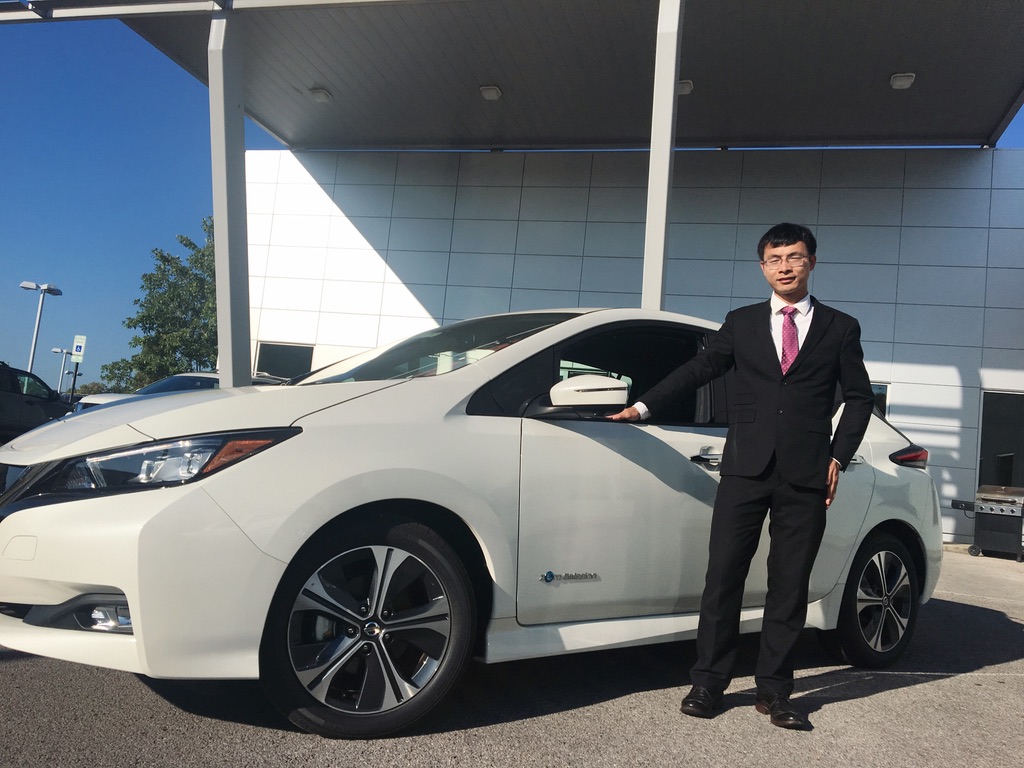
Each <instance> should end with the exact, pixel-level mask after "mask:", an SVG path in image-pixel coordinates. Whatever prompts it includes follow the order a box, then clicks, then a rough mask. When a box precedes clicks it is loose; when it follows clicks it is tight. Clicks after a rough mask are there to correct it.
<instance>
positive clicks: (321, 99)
mask: <svg viewBox="0 0 1024 768" xmlns="http://www.w3.org/2000/svg"><path fill="white" fill-rule="evenodd" d="M309 95H310V96H311V97H312V98H313V101H315V102H318V103H320V104H326V103H327V102H328V101H330V100H331V99H333V98H334V97H333V96H332V95H331V92H330V91H328V90H327V89H326V88H310V89H309Z"/></svg>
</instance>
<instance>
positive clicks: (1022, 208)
mask: <svg viewBox="0 0 1024 768" xmlns="http://www.w3.org/2000/svg"><path fill="white" fill-rule="evenodd" d="M986 224H988V222H986ZM991 224H992V226H993V227H1024V189H993V190H992V221H991Z"/></svg>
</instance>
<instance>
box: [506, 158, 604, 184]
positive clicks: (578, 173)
mask: <svg viewBox="0 0 1024 768" xmlns="http://www.w3.org/2000/svg"><path fill="white" fill-rule="evenodd" d="M593 162H594V160H593V155H592V154H591V153H590V152H565V153H562V152H538V153H535V154H528V155H527V156H526V164H525V167H524V169H523V186H526V187H584V188H587V187H589V186H590V169H591V166H592V165H593Z"/></svg>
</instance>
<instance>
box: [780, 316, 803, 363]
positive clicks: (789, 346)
mask: <svg viewBox="0 0 1024 768" xmlns="http://www.w3.org/2000/svg"><path fill="white" fill-rule="evenodd" d="M795 312H796V307H783V308H782V361H781V362H782V372H783V373H786V372H787V371H788V370H789V366H791V365H792V364H793V360H794V359H795V358H796V353H797V352H799V351H800V337H799V336H798V335H797V332H796V321H795V320H794V319H793V314H794V313H795Z"/></svg>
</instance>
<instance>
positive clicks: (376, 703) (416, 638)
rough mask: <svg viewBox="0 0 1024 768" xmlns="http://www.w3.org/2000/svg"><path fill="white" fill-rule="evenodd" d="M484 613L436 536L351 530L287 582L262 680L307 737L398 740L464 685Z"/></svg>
mask: <svg viewBox="0 0 1024 768" xmlns="http://www.w3.org/2000/svg"><path fill="white" fill-rule="evenodd" d="M475 613H476V611H475V604H474V600H473V591H472V586H471V584H470V580H469V577H468V576H467V575H466V569H465V568H464V567H463V565H462V562H461V561H460V560H459V558H458V556H457V555H456V554H455V552H454V551H453V550H452V548H451V547H450V546H449V545H448V544H447V543H446V542H445V541H444V540H443V539H442V538H441V537H440V536H439V535H438V534H437V533H435V532H434V531H433V530H431V529H430V528H427V527H426V526H423V525H420V524H418V523H411V522H394V523H391V524H382V525H381V526H379V527H376V528H361V529H353V530H346V529H340V532H338V533H336V534H331V535H322V536H320V537H318V538H317V539H315V540H314V541H313V542H311V543H310V544H308V545H307V546H305V547H304V548H303V549H302V550H301V551H300V552H299V554H298V555H297V556H296V557H295V559H294V560H293V562H292V564H291V565H290V566H289V567H288V569H287V571H286V572H285V575H284V577H283V578H282V580H281V584H280V585H279V586H278V589H277V593H276V594H275V596H274V600H273V602H272V603H271V607H270V611H269V613H268V616H267V622H266V627H265V629H264V633H263V641H262V644H261V647H260V680H261V682H262V684H263V688H264V690H265V691H266V692H267V696H268V697H269V698H270V700H271V701H272V702H273V704H274V705H275V706H276V707H277V708H278V709H279V710H280V711H281V712H282V713H283V714H284V715H285V717H287V718H288V719H289V720H290V721H291V722H292V723H294V724H295V725H296V726H298V727H299V728H301V729H302V730H304V731H308V732H310V733H316V734H319V735H321V736H326V737H328V738H366V737H373V736H381V735H384V734H388V733H393V732H395V731H398V730H400V729H402V728H406V727H408V726H409V725H411V724H412V723H414V722H415V721H417V720H419V719H420V718H421V717H423V716H424V715H426V714H427V713H428V712H430V711H431V710H432V709H433V708H434V707H435V706H436V705H437V704H438V703H439V702H440V701H441V699H442V698H444V696H445V695H446V694H447V693H448V692H449V691H450V690H451V688H452V686H454V685H455V683H456V682H457V681H458V679H459V677H460V675H461V674H462V672H463V671H464V670H465V668H466V665H467V664H468V662H469V659H470V655H471V652H472V648H473V635H474V629H475V627H476V616H475Z"/></svg>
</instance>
